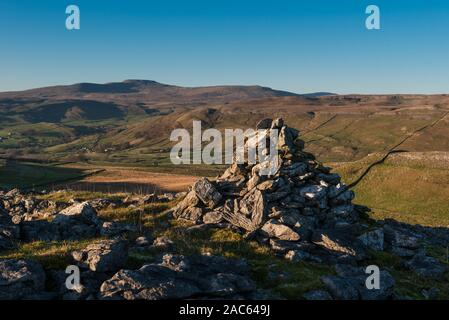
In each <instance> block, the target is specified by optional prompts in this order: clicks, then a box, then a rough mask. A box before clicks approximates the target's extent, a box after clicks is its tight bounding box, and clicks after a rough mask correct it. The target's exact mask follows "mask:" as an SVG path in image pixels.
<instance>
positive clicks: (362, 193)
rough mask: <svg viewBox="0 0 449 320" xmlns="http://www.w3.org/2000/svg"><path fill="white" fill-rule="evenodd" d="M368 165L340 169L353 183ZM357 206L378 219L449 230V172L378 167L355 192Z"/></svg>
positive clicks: (417, 167)
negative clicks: (362, 168) (369, 211)
mask: <svg viewBox="0 0 449 320" xmlns="http://www.w3.org/2000/svg"><path fill="white" fill-rule="evenodd" d="M365 166H366V163H365V162H363V163H362V162H358V163H346V164H343V165H340V166H338V167H337V168H336V170H335V171H336V172H338V173H340V174H341V175H342V177H343V181H345V182H352V181H354V180H355V179H356V177H358V176H359V174H360V170H359V169H360V168H361V167H365ZM354 191H355V193H356V198H355V203H358V204H362V205H366V206H368V207H370V208H371V209H372V212H371V214H370V216H371V217H372V218H374V219H385V218H392V219H396V220H398V221H401V222H406V223H411V224H421V225H425V226H432V227H448V226H449V201H447V199H449V171H448V170H445V169H439V168H431V167H423V166H412V165H410V166H407V165H405V164H401V165H398V164H396V163H384V164H382V165H379V166H376V167H374V168H373V169H372V170H371V172H370V173H368V175H366V176H365V178H364V179H363V180H362V181H361V182H360V183H359V184H358V185H357V186H356V187H355V188H354Z"/></svg>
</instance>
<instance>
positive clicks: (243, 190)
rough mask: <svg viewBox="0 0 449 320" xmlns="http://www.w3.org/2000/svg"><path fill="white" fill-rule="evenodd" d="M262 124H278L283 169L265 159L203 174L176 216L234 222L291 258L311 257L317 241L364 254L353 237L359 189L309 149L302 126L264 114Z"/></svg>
mask: <svg viewBox="0 0 449 320" xmlns="http://www.w3.org/2000/svg"><path fill="white" fill-rule="evenodd" d="M256 129H258V130H267V132H270V130H272V129H277V130H278V132H279V137H278V145H277V152H278V157H279V166H278V169H277V171H276V172H275V173H274V174H273V175H271V176H264V175H260V169H261V168H262V167H263V166H264V165H266V164H265V163H258V164H255V165H251V164H248V163H244V164H237V163H235V162H234V163H233V164H232V165H231V166H230V167H229V168H228V169H227V170H226V171H225V172H224V174H223V175H221V176H220V177H218V179H216V181H213V182H212V181H209V180H208V179H207V178H202V179H200V180H198V181H197V182H196V183H195V184H194V185H193V186H192V187H191V189H190V191H189V192H188V194H187V195H186V197H185V198H184V199H183V200H182V201H181V202H180V203H179V204H178V205H177V207H176V208H175V209H174V211H173V216H174V217H175V218H177V219H184V220H189V221H193V222H194V223H196V224H212V225H218V226H226V227H229V224H230V225H232V226H234V227H237V228H238V229H239V230H242V231H244V233H245V237H247V238H256V239H257V240H259V241H260V242H264V243H268V244H270V245H271V247H272V248H273V249H275V250H277V251H280V252H282V253H284V254H287V255H288V257H289V258H290V259H298V258H301V259H302V258H303V257H304V256H308V257H309V258H310V257H311V256H310V252H311V250H312V251H313V249H316V248H314V247H315V245H317V246H321V247H322V248H325V249H330V250H331V251H333V252H334V253H335V252H336V253H337V254H339V255H342V256H346V257H347V256H352V257H361V256H363V254H362V252H361V250H359V248H358V247H357V246H355V245H354V243H355V242H354V241H352V238H351V236H353V235H355V233H356V230H357V228H358V227H359V223H358V222H359V214H358V211H357V210H356V208H355V206H354V205H353V204H352V203H351V201H352V200H353V198H354V193H353V192H352V191H351V190H348V189H347V188H346V186H345V185H344V184H343V183H342V182H341V179H340V176H339V175H338V174H335V173H331V169H330V168H328V167H325V166H323V165H322V164H321V163H319V162H318V161H316V160H315V158H314V156H313V155H312V154H310V153H307V152H305V151H304V141H303V140H301V139H299V131H298V130H296V129H293V128H290V127H288V126H286V125H285V124H284V121H283V120H282V119H276V120H274V121H272V120H271V119H264V120H262V121H260V122H259V123H258V125H257V127H256ZM267 136H269V135H267ZM247 144H248V141H247V142H246V145H247ZM295 256H296V257H295ZM315 259H318V258H317V257H316V254H315ZM319 260H322V259H319Z"/></svg>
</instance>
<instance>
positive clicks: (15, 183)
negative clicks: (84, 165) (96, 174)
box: [0, 160, 87, 189]
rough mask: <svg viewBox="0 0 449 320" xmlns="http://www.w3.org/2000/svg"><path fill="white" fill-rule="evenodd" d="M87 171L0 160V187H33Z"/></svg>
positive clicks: (76, 175)
mask: <svg viewBox="0 0 449 320" xmlns="http://www.w3.org/2000/svg"><path fill="white" fill-rule="evenodd" d="M85 174H87V171H84V170H80V169H73V168H64V167H57V166H52V165H43V164H35V163H26V162H25V163H24V162H17V161H5V160H0V188H3V189H12V188H21V189H27V188H33V187H38V186H45V185H48V184H52V183H57V182H64V181H68V180H72V179H77V178H79V177H81V176H83V175H85Z"/></svg>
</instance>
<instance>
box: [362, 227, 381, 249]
mask: <svg viewBox="0 0 449 320" xmlns="http://www.w3.org/2000/svg"><path fill="white" fill-rule="evenodd" d="M358 239H359V240H360V241H361V242H362V243H363V244H364V245H365V246H366V247H367V248H369V249H372V250H375V251H383V250H384V232H383V229H376V230H373V231H370V232H367V233H364V234H362V235H361V236H360V237H358Z"/></svg>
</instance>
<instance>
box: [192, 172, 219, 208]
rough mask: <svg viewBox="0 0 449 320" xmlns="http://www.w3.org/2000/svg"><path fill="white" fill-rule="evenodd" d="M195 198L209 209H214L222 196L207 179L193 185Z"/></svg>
mask: <svg viewBox="0 0 449 320" xmlns="http://www.w3.org/2000/svg"><path fill="white" fill-rule="evenodd" d="M193 191H195V193H196V195H197V197H198V198H199V199H200V200H201V201H202V202H203V203H204V205H206V206H207V207H209V208H210V209H213V208H215V207H216V206H217V205H218V204H219V203H220V201H221V199H222V196H221V194H220V193H219V192H218V191H217V189H216V188H215V187H214V186H213V184H212V183H211V182H210V181H209V180H208V179H207V178H202V179H200V180H198V181H197V182H196V183H195V184H194V185H193Z"/></svg>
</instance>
